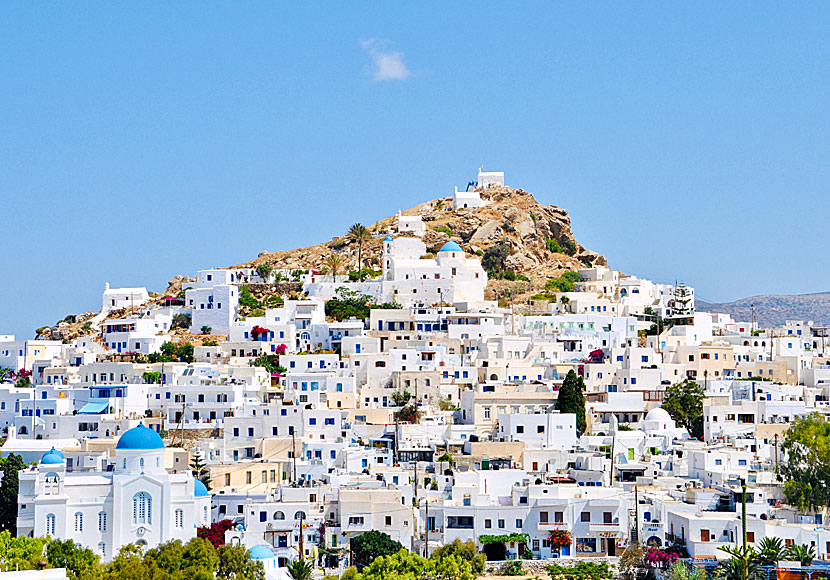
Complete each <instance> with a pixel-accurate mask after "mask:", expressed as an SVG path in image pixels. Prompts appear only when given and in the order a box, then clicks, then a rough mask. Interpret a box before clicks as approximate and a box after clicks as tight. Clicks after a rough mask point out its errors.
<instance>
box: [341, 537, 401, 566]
mask: <svg viewBox="0 0 830 580" xmlns="http://www.w3.org/2000/svg"><path fill="white" fill-rule="evenodd" d="M349 548H350V550H351V552H352V564H355V565H356V566H357V568H358V569H362V568H363V567H364V566H367V565H369V563H370V562H372V561H374V560H376V559H377V558H379V557H381V556H389V555H392V554H397V553H398V552H399V551H400V550H401V549H402V548H403V545H402V544H401V543H400V542H396V541H395V540H393V539H392V538H390V537H389V535H388V534H384V533H383V532H379V531H377V530H372V531H370V532H366V533H365V534H361V535H359V536H355V537H354V538H352V539H351V541H350V542H349Z"/></svg>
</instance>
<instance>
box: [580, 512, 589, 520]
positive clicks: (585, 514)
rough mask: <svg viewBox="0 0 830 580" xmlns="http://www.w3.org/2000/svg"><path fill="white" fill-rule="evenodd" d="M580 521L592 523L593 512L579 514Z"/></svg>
mask: <svg viewBox="0 0 830 580" xmlns="http://www.w3.org/2000/svg"><path fill="white" fill-rule="evenodd" d="M579 521H580V522H590V521H591V512H582V513H581V514H579Z"/></svg>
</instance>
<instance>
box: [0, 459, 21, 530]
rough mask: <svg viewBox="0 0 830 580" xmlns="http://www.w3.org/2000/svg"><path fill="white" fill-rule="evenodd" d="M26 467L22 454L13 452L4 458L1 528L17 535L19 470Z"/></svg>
mask: <svg viewBox="0 0 830 580" xmlns="http://www.w3.org/2000/svg"><path fill="white" fill-rule="evenodd" d="M25 467H26V463H24V461H23V458H22V457H20V455H15V454H14V453H12V454H11V455H9V456H8V457H6V458H5V459H4V460H3V466H2V470H3V484H2V485H0V530H8V531H9V532H10V533H11V535H12V536H15V535H17V492H18V490H19V489H20V476H19V473H18V472H19V471H20V470H21V469H24V468H25Z"/></svg>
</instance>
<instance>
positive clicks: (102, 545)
mask: <svg viewBox="0 0 830 580" xmlns="http://www.w3.org/2000/svg"><path fill="white" fill-rule="evenodd" d="M98 551H99V552H100V553H101V557H102V558H106V557H107V545H106V544H105V543H104V542H101V543H99V544H98Z"/></svg>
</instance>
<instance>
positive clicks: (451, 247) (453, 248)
mask: <svg viewBox="0 0 830 580" xmlns="http://www.w3.org/2000/svg"><path fill="white" fill-rule="evenodd" d="M438 252H439V253H440V252H464V250H463V249H462V248H461V246H459V245H458V244H456V243H455V242H452V241H450V242H447V243H446V244H444V246H443V247H442V248H441V249H440V250H438Z"/></svg>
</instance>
